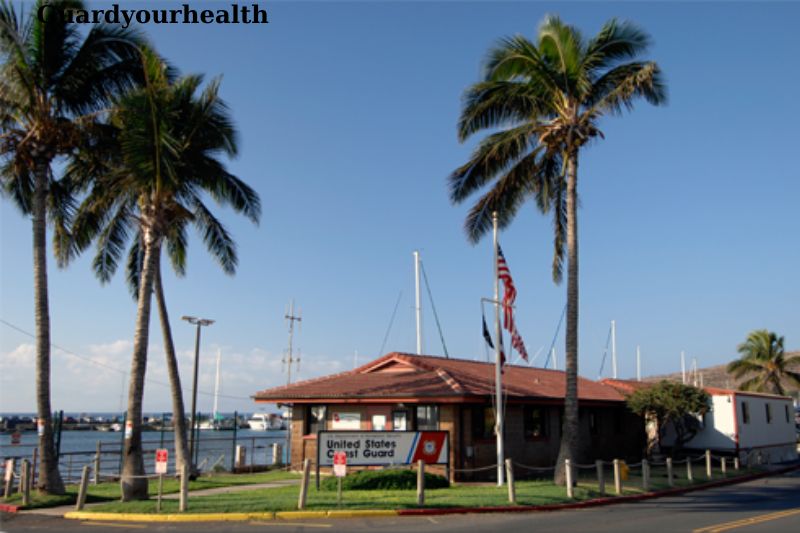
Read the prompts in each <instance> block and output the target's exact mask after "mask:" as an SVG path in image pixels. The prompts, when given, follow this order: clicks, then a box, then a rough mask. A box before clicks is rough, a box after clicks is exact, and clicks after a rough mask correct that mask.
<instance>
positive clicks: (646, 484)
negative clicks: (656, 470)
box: [642, 459, 650, 492]
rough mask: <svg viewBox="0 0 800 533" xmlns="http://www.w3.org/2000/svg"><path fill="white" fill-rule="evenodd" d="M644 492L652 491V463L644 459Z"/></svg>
mask: <svg viewBox="0 0 800 533" xmlns="http://www.w3.org/2000/svg"><path fill="white" fill-rule="evenodd" d="M642 490H644V491H645V492H647V491H649V490H650V463H648V462H647V459H642Z"/></svg>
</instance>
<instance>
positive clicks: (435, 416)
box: [417, 405, 439, 431]
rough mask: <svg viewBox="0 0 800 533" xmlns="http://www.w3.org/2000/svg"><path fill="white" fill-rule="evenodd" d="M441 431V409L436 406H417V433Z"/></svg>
mask: <svg viewBox="0 0 800 533" xmlns="http://www.w3.org/2000/svg"><path fill="white" fill-rule="evenodd" d="M431 429H439V407H438V406H436V405H418V406H417V431H422V430H431Z"/></svg>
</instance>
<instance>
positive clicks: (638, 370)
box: [636, 345, 642, 381]
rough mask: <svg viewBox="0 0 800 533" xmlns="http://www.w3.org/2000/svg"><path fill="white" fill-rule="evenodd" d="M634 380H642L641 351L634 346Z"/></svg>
mask: <svg viewBox="0 0 800 533" xmlns="http://www.w3.org/2000/svg"><path fill="white" fill-rule="evenodd" d="M636 381H642V352H641V350H639V346H638V345H637V346H636Z"/></svg>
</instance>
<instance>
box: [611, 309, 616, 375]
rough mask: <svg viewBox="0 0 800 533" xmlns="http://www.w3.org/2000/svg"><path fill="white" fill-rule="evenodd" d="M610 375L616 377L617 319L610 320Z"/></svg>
mask: <svg viewBox="0 0 800 533" xmlns="http://www.w3.org/2000/svg"><path fill="white" fill-rule="evenodd" d="M611 376H612V377H613V378H614V379H617V321H616V320H612V321H611Z"/></svg>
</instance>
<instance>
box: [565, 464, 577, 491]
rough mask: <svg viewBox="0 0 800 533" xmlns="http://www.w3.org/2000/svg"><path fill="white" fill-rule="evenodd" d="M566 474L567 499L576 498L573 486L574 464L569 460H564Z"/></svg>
mask: <svg viewBox="0 0 800 533" xmlns="http://www.w3.org/2000/svg"><path fill="white" fill-rule="evenodd" d="M564 474H565V475H566V478H567V498H574V497H575V491H574V488H573V486H572V462H571V461H570V460H569V459H564Z"/></svg>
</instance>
